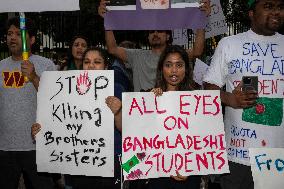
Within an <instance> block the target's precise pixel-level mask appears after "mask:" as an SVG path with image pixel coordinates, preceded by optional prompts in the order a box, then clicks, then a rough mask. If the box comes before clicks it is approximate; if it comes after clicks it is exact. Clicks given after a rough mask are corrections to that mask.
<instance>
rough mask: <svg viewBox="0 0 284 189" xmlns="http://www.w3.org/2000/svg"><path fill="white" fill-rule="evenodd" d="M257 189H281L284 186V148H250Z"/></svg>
mask: <svg viewBox="0 0 284 189" xmlns="http://www.w3.org/2000/svg"><path fill="white" fill-rule="evenodd" d="M249 156H250V163H251V171H252V175H253V181H254V188H255V189H270V188H271V189H272V188H275V189H278V188H279V189H280V188H283V186H284V148H250V149H249Z"/></svg>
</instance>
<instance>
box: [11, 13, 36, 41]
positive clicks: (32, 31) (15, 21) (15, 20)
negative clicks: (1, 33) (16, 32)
mask: <svg viewBox="0 0 284 189" xmlns="http://www.w3.org/2000/svg"><path fill="white" fill-rule="evenodd" d="M12 25H14V26H15V27H16V28H19V29H20V17H12V18H10V19H9V20H8V21H7V23H6V31H8V30H9V28H10V27H11V26H12ZM26 30H27V33H28V34H29V36H30V37H36V34H37V28H36V26H35V24H34V23H33V21H32V20H31V19H30V18H26Z"/></svg>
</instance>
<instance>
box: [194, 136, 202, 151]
mask: <svg viewBox="0 0 284 189" xmlns="http://www.w3.org/2000/svg"><path fill="white" fill-rule="evenodd" d="M199 137H200V136H193V141H194V149H195V150H200V149H201V147H199V146H198V144H199V143H200V142H201V141H200V140H197V138H199Z"/></svg>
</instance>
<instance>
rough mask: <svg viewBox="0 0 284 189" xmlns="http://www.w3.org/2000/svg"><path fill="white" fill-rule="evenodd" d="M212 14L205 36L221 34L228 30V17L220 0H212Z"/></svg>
mask: <svg viewBox="0 0 284 189" xmlns="http://www.w3.org/2000/svg"><path fill="white" fill-rule="evenodd" d="M210 2H211V14H210V15H209V17H208V24H207V25H206V28H205V38H206V39H208V38H210V37H213V36H217V35H221V34H224V33H226V32H228V28H227V24H226V19H225V16H224V13H223V10H222V7H221V4H220V0H211V1H210Z"/></svg>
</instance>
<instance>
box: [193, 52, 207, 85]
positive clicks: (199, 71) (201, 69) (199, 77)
mask: <svg viewBox="0 0 284 189" xmlns="http://www.w3.org/2000/svg"><path fill="white" fill-rule="evenodd" d="M208 68H209V66H208V65H207V64H205V63H204V62H202V61H201V60H200V59H198V58H197V59H196V61H195V65H194V70H193V80H194V81H195V82H196V83H198V84H199V85H202V83H203V77H204V75H205V73H206V72H207V70H208Z"/></svg>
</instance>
